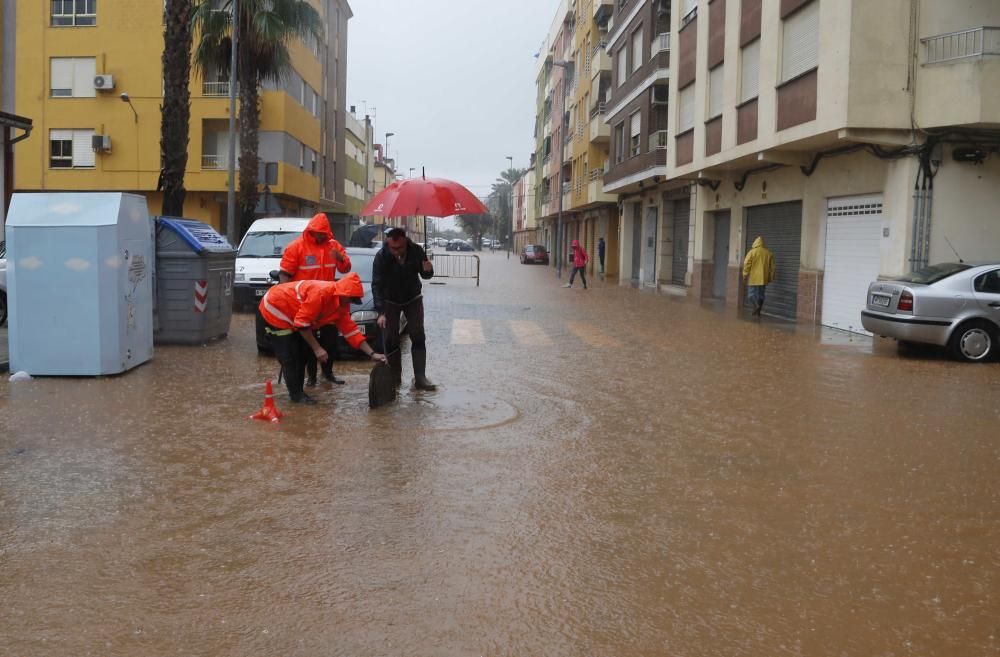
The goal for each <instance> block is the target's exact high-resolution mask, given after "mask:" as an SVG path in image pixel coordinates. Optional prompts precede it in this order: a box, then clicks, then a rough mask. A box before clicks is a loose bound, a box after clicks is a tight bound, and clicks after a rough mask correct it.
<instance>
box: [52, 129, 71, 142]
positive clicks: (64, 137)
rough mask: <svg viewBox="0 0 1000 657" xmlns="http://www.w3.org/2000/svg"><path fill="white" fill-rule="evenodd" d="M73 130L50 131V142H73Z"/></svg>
mask: <svg viewBox="0 0 1000 657" xmlns="http://www.w3.org/2000/svg"><path fill="white" fill-rule="evenodd" d="M72 139H73V131H72V130H49V141H72Z"/></svg>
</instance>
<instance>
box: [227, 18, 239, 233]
mask: <svg viewBox="0 0 1000 657" xmlns="http://www.w3.org/2000/svg"><path fill="white" fill-rule="evenodd" d="M230 11H231V12H232V15H231V18H230V20H231V21H232V30H231V31H232V35H231V38H230V42H231V43H230V47H229V134H228V137H227V138H228V139H229V144H228V146H229V154H228V157H229V161H228V162H226V170H227V171H228V173H229V185H227V186H226V237H227V238H228V239H229V243H230V244H237V241H236V237H237V234H236V232H237V231H236V60H237V57H236V50H237V47H238V42H239V34H240V21H239V17H240V3H239V0H233V3H232V6H231V8H230Z"/></svg>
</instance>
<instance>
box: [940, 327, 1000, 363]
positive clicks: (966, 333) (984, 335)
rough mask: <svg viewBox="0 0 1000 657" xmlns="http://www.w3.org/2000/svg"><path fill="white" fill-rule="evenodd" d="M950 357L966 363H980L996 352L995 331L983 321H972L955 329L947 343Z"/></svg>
mask: <svg viewBox="0 0 1000 657" xmlns="http://www.w3.org/2000/svg"><path fill="white" fill-rule="evenodd" d="M948 348H949V350H950V351H951V354H952V356H954V357H955V358H957V359H958V360H962V361H965V362H967V363H982V362H985V361H987V360H989V359H990V358H991V357H992V356H993V355H994V354H995V353H996V351H997V335H996V329H994V328H993V326H992V325H991V324H990V323H989V322H986V321H984V320H981V319H974V320H972V321H969V322H966V323H964V324H962V325H961V326H959V327H958V328H957V329H955V332H954V333H953V334H952V336H951V340H949V342H948Z"/></svg>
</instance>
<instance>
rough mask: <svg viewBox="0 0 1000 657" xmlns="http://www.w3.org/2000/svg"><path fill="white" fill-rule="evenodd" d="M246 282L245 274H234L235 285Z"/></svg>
mask: <svg viewBox="0 0 1000 657" xmlns="http://www.w3.org/2000/svg"><path fill="white" fill-rule="evenodd" d="M246 280H247V275H246V274H236V282H237V283H243V282H245V281H246Z"/></svg>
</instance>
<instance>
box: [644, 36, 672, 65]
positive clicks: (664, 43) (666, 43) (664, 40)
mask: <svg viewBox="0 0 1000 657" xmlns="http://www.w3.org/2000/svg"><path fill="white" fill-rule="evenodd" d="M664 52H665V53H667V54H668V55H669V54H670V33H669V32H667V33H664V34H657V35H656V38H655V39H653V45H652V46H651V49H650V56H649V58H650V59H656V56H657V55H659V54H660V53H664Z"/></svg>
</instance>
